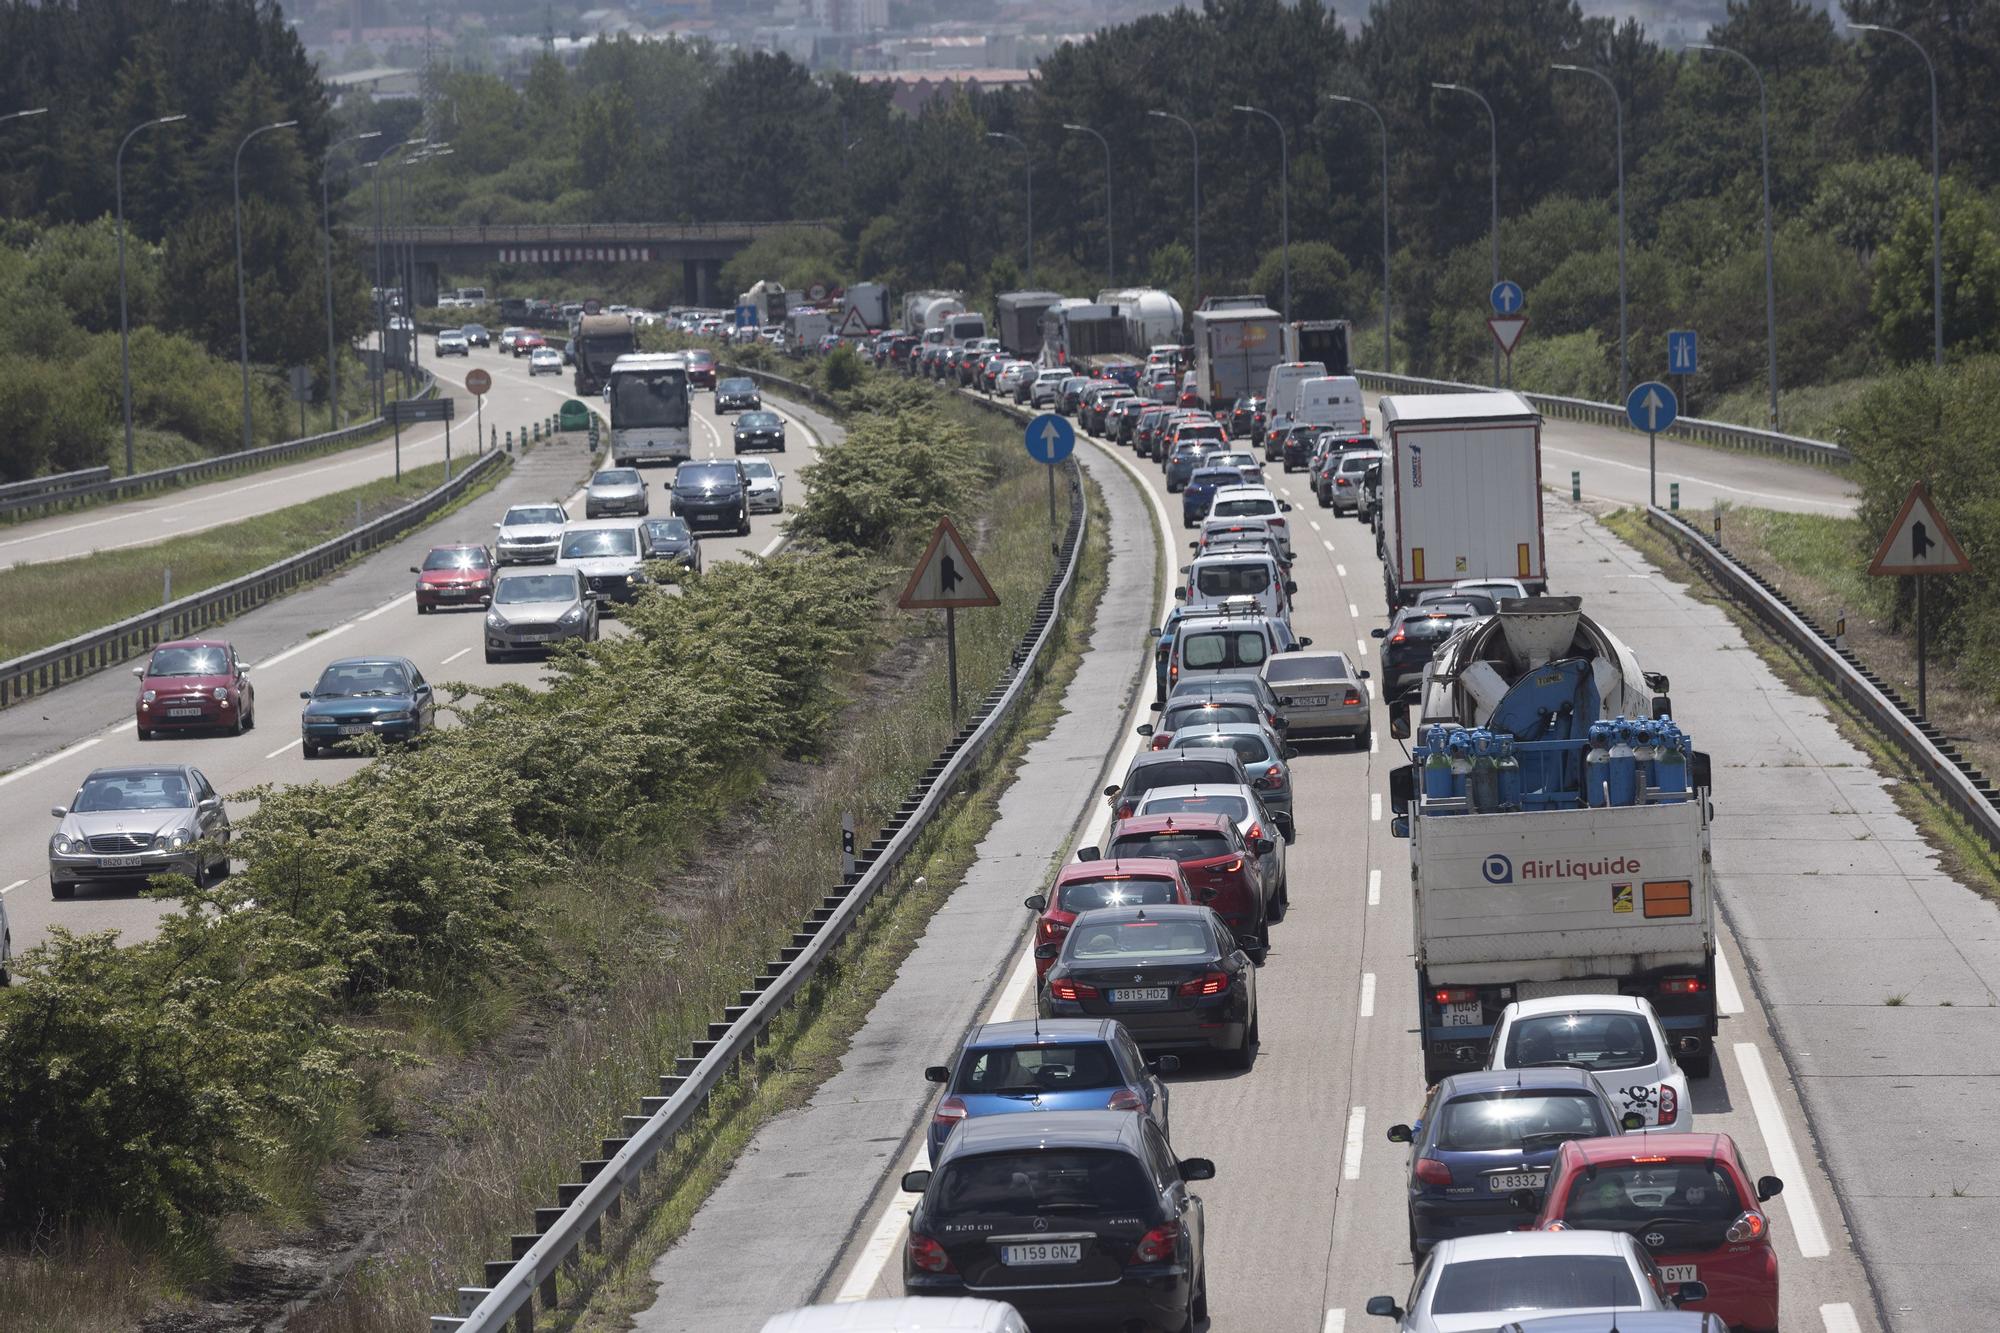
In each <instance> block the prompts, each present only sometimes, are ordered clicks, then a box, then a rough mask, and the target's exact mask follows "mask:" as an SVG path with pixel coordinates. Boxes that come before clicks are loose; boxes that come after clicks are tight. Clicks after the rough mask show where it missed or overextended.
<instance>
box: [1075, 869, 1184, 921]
mask: <svg viewBox="0 0 2000 1333" xmlns="http://www.w3.org/2000/svg"><path fill="white" fill-rule="evenodd" d="M1176 901H1178V899H1177V898H1176V896H1175V893H1174V884H1173V881H1172V880H1166V879H1154V878H1150V877H1140V876H1135V875H1106V876H1105V877H1104V878H1103V879H1080V880H1071V881H1070V882H1069V883H1067V884H1065V885H1063V886H1062V888H1061V890H1059V891H1058V893H1057V894H1056V906H1057V907H1058V908H1060V909H1061V910H1063V911H1065V912H1088V911H1089V910H1091V909H1092V908H1093V907H1146V906H1150V905H1152V904H1154V903H1171V902H1176Z"/></svg>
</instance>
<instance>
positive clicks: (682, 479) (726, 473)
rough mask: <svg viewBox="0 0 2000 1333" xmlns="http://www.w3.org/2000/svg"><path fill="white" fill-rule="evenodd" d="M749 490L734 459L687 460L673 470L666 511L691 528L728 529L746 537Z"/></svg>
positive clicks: (740, 466) (747, 533) (748, 529)
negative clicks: (747, 496) (684, 520)
mask: <svg viewBox="0 0 2000 1333" xmlns="http://www.w3.org/2000/svg"><path fill="white" fill-rule="evenodd" d="M749 489H750V488H749V485H748V483H747V481H746V479H745V478H744V476H743V466H742V464H740V463H738V462H737V461H736V460H735V459H733V458H708V459H702V460H701V461H699V462H696V461H693V460H690V461H688V462H686V463H682V464H681V465H680V467H678V468H676V469H675V470H674V486H673V490H672V491H671V492H670V493H669V499H668V502H667V503H668V511H669V512H670V513H673V514H675V515H677V516H678V517H681V518H684V519H686V520H687V521H688V526H689V527H691V528H700V527H704V526H706V527H716V528H730V529H734V530H735V531H736V532H737V533H738V534H740V535H742V536H746V537H747V536H749V535H750V511H749V509H748V507H747V505H746V501H745V496H746V495H747V494H748V492H749Z"/></svg>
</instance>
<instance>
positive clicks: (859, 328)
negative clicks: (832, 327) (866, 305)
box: [840, 305, 868, 338]
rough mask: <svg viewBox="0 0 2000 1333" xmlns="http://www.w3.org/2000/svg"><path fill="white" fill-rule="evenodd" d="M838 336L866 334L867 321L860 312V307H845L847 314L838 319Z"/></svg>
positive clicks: (855, 336)
mask: <svg viewBox="0 0 2000 1333" xmlns="http://www.w3.org/2000/svg"><path fill="white" fill-rule="evenodd" d="M840 336H841V337H843V338H865V337H867V336H868V321H867V319H866V318H864V317H863V316H862V314H861V307H860V306H858V305H851V306H849V307H847V315H846V317H845V318H844V319H842V320H841V321H840Z"/></svg>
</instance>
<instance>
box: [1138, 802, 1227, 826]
mask: <svg viewBox="0 0 2000 1333" xmlns="http://www.w3.org/2000/svg"><path fill="white" fill-rule="evenodd" d="M1139 813H1140V814H1142V815H1228V816H1229V817H1230V818H1231V819H1233V820H1235V821H1237V822H1239V823H1240V822H1242V821H1243V820H1244V819H1246V818H1248V816H1249V814H1250V802H1249V801H1247V800H1245V799H1244V798H1243V797H1241V796H1156V797H1154V798H1152V799H1151V800H1149V801H1147V802H1146V803H1145V804H1144V805H1142V806H1140V807H1139Z"/></svg>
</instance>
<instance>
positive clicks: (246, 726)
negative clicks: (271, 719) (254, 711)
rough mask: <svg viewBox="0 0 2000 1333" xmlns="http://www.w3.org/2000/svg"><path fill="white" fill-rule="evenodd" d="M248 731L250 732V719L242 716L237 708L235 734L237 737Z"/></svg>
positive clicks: (240, 710)
mask: <svg viewBox="0 0 2000 1333" xmlns="http://www.w3.org/2000/svg"><path fill="white" fill-rule="evenodd" d="M248 730H250V719H249V718H247V717H245V716H243V710H242V709H240V708H239V709H238V710H237V711H236V726H235V732H236V734H237V735H238V736H241V735H242V734H243V733H244V732H246V731H248Z"/></svg>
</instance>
